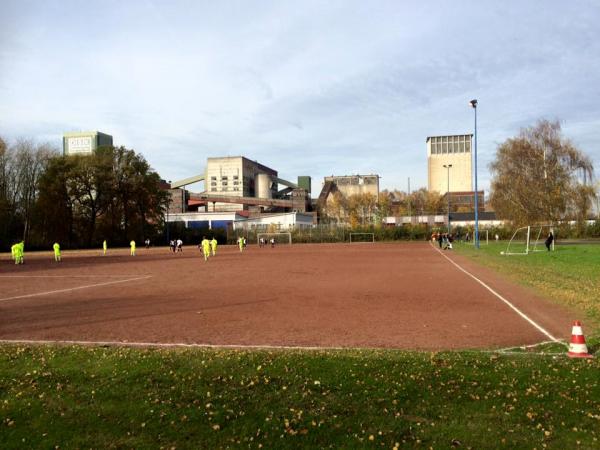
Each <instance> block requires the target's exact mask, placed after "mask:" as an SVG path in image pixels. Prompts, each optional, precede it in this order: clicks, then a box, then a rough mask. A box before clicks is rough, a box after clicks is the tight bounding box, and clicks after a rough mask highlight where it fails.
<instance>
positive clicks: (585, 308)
mask: <svg viewBox="0 0 600 450" xmlns="http://www.w3.org/2000/svg"><path fill="white" fill-rule="evenodd" d="M506 245H507V243H506V242H500V243H495V242H490V244H489V245H485V244H482V245H481V246H480V250H476V249H475V248H474V246H473V245H469V244H457V245H455V246H454V247H455V250H456V251H457V252H459V253H461V254H464V255H466V256H468V257H470V258H472V259H473V260H474V261H477V262H478V263H479V264H482V265H485V266H487V267H490V268H491V269H493V270H495V271H498V272H500V273H503V274H505V275H508V276H509V277H510V278H512V279H513V280H515V281H517V282H519V283H521V284H523V285H525V286H529V287H531V288H533V289H534V290H536V291H537V292H539V293H540V294H541V295H542V296H543V297H546V298H549V299H551V300H553V301H555V302H557V303H560V304H563V305H567V306H570V307H573V308H575V309H577V310H580V311H582V312H583V313H585V315H586V319H588V326H587V327H586V328H587V329H588V330H589V331H592V329H595V332H597V330H598V326H599V325H600V244H578V245H557V246H556V250H555V251H554V252H547V251H543V252H536V253H531V254H529V255H527V256H521V255H513V256H504V255H501V254H500V252H501V251H504V250H506ZM590 320H591V321H590Z"/></svg>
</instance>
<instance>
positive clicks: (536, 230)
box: [529, 225, 554, 252]
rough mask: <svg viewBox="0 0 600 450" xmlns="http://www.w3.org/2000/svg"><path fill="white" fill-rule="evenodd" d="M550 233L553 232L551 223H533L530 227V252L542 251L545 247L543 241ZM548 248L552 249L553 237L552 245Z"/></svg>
mask: <svg viewBox="0 0 600 450" xmlns="http://www.w3.org/2000/svg"><path fill="white" fill-rule="evenodd" d="M550 233H552V234H554V229H553V227H552V225H535V226H532V227H531V236H530V242H529V244H530V247H529V251H530V252H543V251H546V250H547V249H546V248H545V242H546V238H547V237H548V235H549V234H550ZM550 249H551V250H552V251H554V239H552V245H551V246H550Z"/></svg>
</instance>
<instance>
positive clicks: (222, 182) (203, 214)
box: [167, 156, 314, 228]
mask: <svg viewBox="0 0 600 450" xmlns="http://www.w3.org/2000/svg"><path fill="white" fill-rule="evenodd" d="M201 181H202V182H204V190H203V191H202V192H197V193H195V192H190V191H188V190H186V189H185V187H186V186H188V185H191V184H194V183H198V182H201ZM310 190H311V178H310V177H309V176H299V177H298V182H297V183H292V182H290V181H287V180H284V179H282V178H279V176H278V173H277V171H276V170H275V169H272V168H270V167H267V166H265V165H263V164H261V163H259V162H257V161H252V160H250V159H248V158H245V157H244V156H227V157H211V158H208V159H207V161H206V168H205V170H204V173H203V174H199V175H196V176H193V177H190V178H186V179H184V180H180V181H176V182H173V183H170V189H169V192H170V196H171V202H170V205H169V217H168V218H167V220H168V221H171V222H173V221H184V222H185V223H186V226H190V224H192V225H191V226H198V225H197V224H198V223H203V224H209V226H208V227H209V228H212V226H213V224H212V220H213V219H212V218H213V217H216V216H215V215H218V214H221V215H223V214H228V215H229V216H230V217H229V216H228V218H227V219H224V220H225V221H226V222H228V223H234V222H237V221H238V220H246V221H249V220H250V221H252V220H256V221H257V222H256V224H259V223H260V224H264V223H265V222H264V220H267V222H268V224H282V223H283V222H282V218H281V217H278V216H277V214H283V213H305V212H307V211H310V209H311V202H310ZM238 216H240V217H238ZM306 216H307V217H309V218H310V221H311V223H312V222H313V220H314V219H313V215H312V214H308V215H306ZM241 217H243V218H241ZM296 217H297V216H296V215H294V221H295V220H296ZM263 219H264V220H263ZM289 220H290V219H289V217H286V219H285V220H284V222H285V224H288V223H289ZM300 220H301V221H303V222H305V221H306V220H307V219H306V218H304V217H302V218H301V219H300ZM247 223H250V222H247ZM294 223H295V222H294ZM203 226H205V225H203Z"/></svg>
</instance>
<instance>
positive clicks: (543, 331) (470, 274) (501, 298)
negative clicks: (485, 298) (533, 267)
mask: <svg viewBox="0 0 600 450" xmlns="http://www.w3.org/2000/svg"><path fill="white" fill-rule="evenodd" d="M431 247H432V248H433V249H434V250H435V251H437V252H438V253H439V254H440V255H442V256H443V257H444V258H446V259H447V260H448V261H450V262H451V263H452V264H453V265H454V266H455V267H456V268H457V269H459V270H460V271H461V272H464V273H466V274H467V275H468V276H470V277H471V278H473V279H474V280H475V281H477V283H479V284H480V285H482V286H483V287H484V288H486V289H487V290H488V291H490V292H491V293H492V294H494V295H495V296H496V297H498V298H499V299H500V300H502V301H503V302H504V303H505V304H506V305H508V307H509V308H511V309H512V310H513V311H514V312H516V313H517V314H518V315H519V316H521V317H522V318H523V319H524V320H526V321H527V322H529V324H530V325H532V326H533V327H534V328H535V329H536V330H538V331H539V332H540V333H542V334H543V335H545V336H547V337H548V338H549V339H550V340H551V341H553V342H556V343H559V344H563V343H562V342H561V341H560V340H559V339H557V338H555V337H554V336H552V335H551V334H550V333H549V332H548V331H546V330H545V329H544V328H543V327H542V326H541V325H539V324H537V323H536V322H535V321H534V320H533V319H531V318H530V317H528V316H527V315H526V314H525V313H524V312H523V311H521V310H520V309H519V308H517V307H516V306H515V305H513V304H512V303H511V302H509V301H508V300H507V299H505V298H504V297H502V296H501V295H500V294H499V293H498V292H496V291H495V290H493V289H492V288H491V287H489V286H488V285H487V284H485V283H484V282H483V281H481V280H480V279H479V278H477V277H476V276H475V275H473V274H472V273H470V272H469V271H467V270H465V269H463V268H462V267H461V266H459V265H458V264H456V263H455V262H454V261H452V259H450V258H448V257H447V256H446V255H445V254H444V253H442V251H441V250H440V249H438V248H435V247H434V246H433V244H431ZM563 345H564V344H563Z"/></svg>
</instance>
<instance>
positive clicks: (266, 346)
mask: <svg viewBox="0 0 600 450" xmlns="http://www.w3.org/2000/svg"><path fill="white" fill-rule="evenodd" d="M0 344H35V345H85V346H109V347H148V348H152V347H154V348H210V349H220V348H224V349H241V350H261V349H263V350H310V351H319V350H367V349H370V350H398V349H395V348H384V347H381V348H379V347H372V348H371V347H316V346H301V345H269V344H264V345H260V344H256V345H252V344H185V343H161V342H129V341H69V340H31V339H0ZM400 350H402V349H400ZM402 351H406V350H402Z"/></svg>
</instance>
